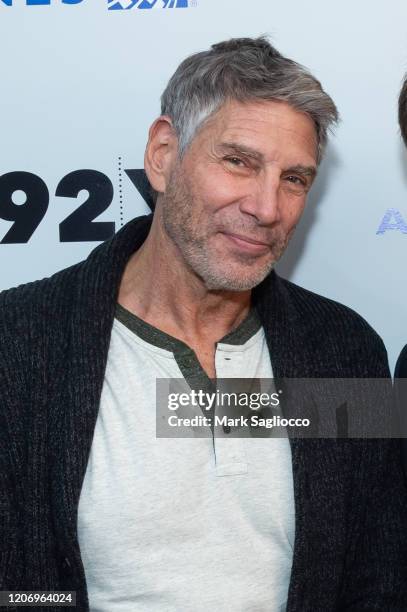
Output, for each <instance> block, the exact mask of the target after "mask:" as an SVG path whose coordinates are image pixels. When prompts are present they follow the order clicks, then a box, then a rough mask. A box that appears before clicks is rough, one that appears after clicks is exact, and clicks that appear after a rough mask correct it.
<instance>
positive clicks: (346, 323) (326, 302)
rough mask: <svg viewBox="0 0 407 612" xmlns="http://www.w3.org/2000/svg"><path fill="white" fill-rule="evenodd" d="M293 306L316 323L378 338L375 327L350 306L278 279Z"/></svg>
mask: <svg viewBox="0 0 407 612" xmlns="http://www.w3.org/2000/svg"><path fill="white" fill-rule="evenodd" d="M278 282H279V284H280V286H281V287H282V288H283V289H284V291H285V292H286V295H287V297H288V298H289V300H290V302H291V304H292V305H293V306H294V307H295V308H296V310H297V311H298V313H301V314H302V315H308V316H309V317H312V318H313V320H314V321H315V323H317V324H321V323H324V324H326V325H328V327H329V328H331V327H332V328H342V329H349V331H351V330H353V331H358V332H361V333H363V332H365V333H368V334H370V335H372V336H376V337H378V334H377V333H376V332H375V330H374V329H373V327H372V326H371V325H370V324H369V323H368V322H367V321H366V319H364V318H363V317H362V316H361V315H360V314H358V313H357V312H356V311H355V310H353V309H352V308H350V307H349V306H345V305H344V304H342V303H340V302H337V301H335V300H332V299H330V298H327V297H325V296H323V295H320V294H318V293H314V292H313V291H310V290H309V289H304V287H300V286H299V285H296V284H295V283H293V282H291V281H288V280H286V279H283V278H281V277H279V278H278Z"/></svg>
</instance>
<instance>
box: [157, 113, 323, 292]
mask: <svg viewBox="0 0 407 612" xmlns="http://www.w3.org/2000/svg"><path fill="white" fill-rule="evenodd" d="M316 156H317V137H316V131H315V126H314V124H313V122H312V120H311V119H310V118H309V117H307V116H306V115H304V114H302V113H300V112H298V111H296V110H294V109H293V108H292V107H290V106H288V104H286V103H284V102H269V101H265V102H250V103H245V104H243V103H238V102H229V103H227V104H225V105H224V106H223V107H222V108H221V109H220V110H219V111H218V112H217V113H216V114H215V115H214V116H213V117H212V118H211V119H210V120H209V121H208V123H207V124H206V125H205V126H204V127H203V128H202V129H201V130H200V131H199V132H198V134H197V135H196V137H195V138H194V140H193V141H192V143H191V145H190V146H189V148H188V149H187V151H186V153H185V155H184V157H183V159H182V161H181V162H177V163H176V164H175V166H174V168H173V170H172V172H171V176H170V178H169V181H168V184H167V188H166V190H165V193H164V194H163V196H162V198H161V205H162V214H163V225H164V229H165V231H166V233H167V234H168V236H169V238H170V239H171V240H172V241H173V242H174V243H175V245H176V246H177V248H178V251H179V253H180V255H181V260H182V262H183V263H185V264H186V266H187V267H188V268H189V269H190V270H192V271H193V272H194V273H195V274H196V275H197V276H198V277H199V278H200V279H201V280H202V281H203V283H204V285H205V287H206V288H207V289H209V290H230V291H246V290H249V289H252V288H253V287H255V286H256V285H258V284H259V283H260V282H261V281H262V280H263V279H264V278H265V277H266V276H267V275H268V274H269V272H270V271H271V270H272V268H273V266H274V264H275V263H276V262H277V261H278V259H279V258H280V257H281V255H282V253H283V252H284V250H285V248H286V246H287V243H288V240H289V238H290V236H291V234H292V232H293V230H294V229H295V226H296V224H297V222H298V220H299V218H300V216H301V213H302V211H303V209H304V205H305V200H306V196H307V193H308V191H309V189H310V187H311V184H312V181H313V178H314V176H315V172H316V165H317V164H316Z"/></svg>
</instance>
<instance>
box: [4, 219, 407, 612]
mask: <svg viewBox="0 0 407 612" xmlns="http://www.w3.org/2000/svg"><path fill="white" fill-rule="evenodd" d="M151 221H152V215H147V216H143V217H138V218H137V219H134V220H133V221H130V222H129V223H128V224H126V225H125V226H124V227H123V228H121V230H120V231H119V232H118V233H117V234H116V235H115V236H113V237H112V238H111V239H110V240H108V241H106V242H104V243H102V244H100V245H99V246H98V247H96V248H95V249H94V250H93V251H92V253H91V254H90V255H89V257H88V258H87V259H86V260H85V261H83V262H80V263H78V264H75V265H73V266H71V267H69V268H67V269H64V270H62V271H60V272H58V273H56V274H54V275H53V276H51V277H50V278H46V279H42V280H38V281H35V282H31V283H27V284H24V285H20V286H19V287H16V288H12V289H8V290H6V291H3V292H1V293H0V389H1V404H0V490H1V495H0V590H9V591H17V590H41V591H44V590H48V591H61V590H74V591H76V593H77V608H76V609H77V610H80V611H81V612H86V611H88V610H89V604H88V597H87V590H86V580H85V574H84V569H83V564H82V560H81V554H80V549H79V544H78V538H77V509H78V501H79V496H80V491H81V487H82V482H83V478H84V475H85V471H86V466H87V461H88V457H89V453H90V448H91V444H92V437H93V432H94V428H95V423H96V419H97V416H98V409H99V402H100V397H101V392H102V386H103V381H104V372H105V368H106V362H107V355H108V349H109V342H110V334H111V329H112V325H113V320H114V313H115V307H116V303H117V296H118V290H119V285H120V280H121V277H122V274H123V271H124V268H125V265H126V263H127V261H128V259H129V257H130V256H131V254H132V253H133V252H134V251H135V250H136V249H137V248H139V247H140V245H141V244H142V243H143V241H144V240H145V238H146V236H147V234H148V232H149V229H150V226H151ZM252 300H253V304H254V306H255V307H256V309H257V311H258V314H259V316H260V319H261V322H262V325H263V327H264V330H265V335H266V339H267V344H268V347H269V350H270V358H271V362H272V368H273V372H274V375H275V377H276V378H285V377H286V378H293V377H302V378H322V377H328V378H355V377H358V378H366V377H367V378H387V377H389V369H388V364H387V355H386V350H385V348H384V345H383V342H382V341H381V339H380V338H379V336H378V335H377V334H376V333H375V332H374V331H373V330H372V328H371V327H370V326H369V325H368V324H367V323H366V321H364V320H363V319H362V318H361V317H360V316H359V315H357V314H356V313H355V312H353V311H352V310H350V309H349V308H347V307H345V306H343V305H341V304H338V303H336V302H334V301H332V300H329V299H327V298H324V297H321V296H318V295H316V294H314V293H312V292H310V291H307V290H305V289H302V288H300V287H298V286H296V285H294V284H293V283H290V282H288V281H286V280H283V279H282V278H280V277H279V276H278V275H277V274H276V273H275V272H272V273H271V274H270V275H269V276H268V277H267V278H266V279H265V280H264V281H263V282H262V283H261V284H260V285H258V286H257V287H256V288H255V289H254V290H253V292H252ZM290 444H291V451H292V465H293V481H294V495H295V521H296V524H295V545H294V554H293V565H292V571H291V580H290V585H289V593H288V603H287V612H334V611H341V610H344V611H347V612H363V611H366V612H374V611H377V612H386V611H387V612H396V611H401V610H407V492H406V487H405V483H404V479H403V474H402V469H401V460H400V445H399V442H398V441H397V440H385V439H370V440H368V439H365V440H363V439H332V438H331V439H316V438H315V439H301V438H293V439H290ZM269 467H270V469H273V466H269ZM101 537H103V534H101ZM225 597H227V593H225ZM8 609H9V608H7V609H6V608H5V609H4V610H8ZM26 609H31V608H26ZM32 609H33V610H34V609H35V610H39V609H42V608H32ZM53 609H54V608H50V607H47V608H43V610H44V611H46V610H48V611H49V610H53ZM57 609H59V608H55V611H56V610H57ZM112 612H114V610H112ZM179 612H185V611H184V610H183V611H179ZM192 612H193V611H192ZM236 612H237V611H236Z"/></svg>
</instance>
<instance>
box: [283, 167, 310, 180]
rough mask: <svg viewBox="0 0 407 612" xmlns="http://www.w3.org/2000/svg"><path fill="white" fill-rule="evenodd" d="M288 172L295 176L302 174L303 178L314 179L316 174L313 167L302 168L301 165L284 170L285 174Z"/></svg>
mask: <svg viewBox="0 0 407 612" xmlns="http://www.w3.org/2000/svg"><path fill="white" fill-rule="evenodd" d="M288 172H295V173H296V174H302V175H303V176H310V177H311V178H314V177H315V176H316V174H317V169H316V167H315V166H303V165H301V164H297V165H296V166H290V167H289V168H287V170H285V174H287V173H288Z"/></svg>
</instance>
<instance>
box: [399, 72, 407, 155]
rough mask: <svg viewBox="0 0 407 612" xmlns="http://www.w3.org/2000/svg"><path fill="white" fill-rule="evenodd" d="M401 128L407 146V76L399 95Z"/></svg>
mask: <svg viewBox="0 0 407 612" xmlns="http://www.w3.org/2000/svg"><path fill="white" fill-rule="evenodd" d="M398 106H399V117H398V118H399V126H400V131H401V136H402V138H403V141H404V144H405V145H406V146H407V74H406V76H405V77H404V80H403V85H402V87H401V91H400V95H399V104H398Z"/></svg>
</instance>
